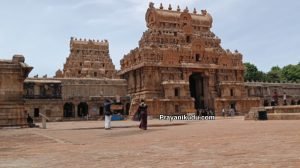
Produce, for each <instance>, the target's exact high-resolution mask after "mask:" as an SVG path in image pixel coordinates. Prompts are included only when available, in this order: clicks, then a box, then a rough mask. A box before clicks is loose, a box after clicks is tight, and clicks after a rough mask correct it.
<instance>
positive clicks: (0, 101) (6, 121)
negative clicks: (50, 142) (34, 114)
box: [0, 55, 33, 127]
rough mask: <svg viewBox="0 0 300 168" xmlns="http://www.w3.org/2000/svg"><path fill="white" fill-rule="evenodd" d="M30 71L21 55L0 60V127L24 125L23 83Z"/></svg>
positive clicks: (30, 68)
mask: <svg viewBox="0 0 300 168" xmlns="http://www.w3.org/2000/svg"><path fill="white" fill-rule="evenodd" d="M32 69H33V68H32V67H30V66H28V65H27V64H26V63H25V58H24V57H23V56H22V55H14V56H13V58H12V60H0V127H2V126H22V125H25V124H26V117H27V116H26V114H25V113H24V100H23V82H24V80H25V78H26V77H27V75H28V74H29V73H30V71H31V70H32Z"/></svg>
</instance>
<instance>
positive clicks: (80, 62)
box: [56, 37, 116, 78]
mask: <svg viewBox="0 0 300 168" xmlns="http://www.w3.org/2000/svg"><path fill="white" fill-rule="evenodd" d="M115 73H116V70H115V66H114V65H113V63H112V60H111V58H110V56H109V43H108V41H107V40H104V41H99V40H97V41H96V40H90V39H88V40H86V39H83V40H82V39H77V38H74V37H71V40H70V55H69V57H68V58H67V60H66V63H65V64H64V69H63V71H61V70H58V71H57V72H56V77H60V78H61V77H65V78H115Z"/></svg>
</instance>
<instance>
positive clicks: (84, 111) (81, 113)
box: [78, 102, 89, 117]
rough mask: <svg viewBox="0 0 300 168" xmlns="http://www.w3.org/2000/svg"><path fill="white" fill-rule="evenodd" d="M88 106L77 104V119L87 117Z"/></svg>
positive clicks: (84, 103)
mask: <svg viewBox="0 0 300 168" xmlns="http://www.w3.org/2000/svg"><path fill="white" fill-rule="evenodd" d="M88 112H89V106H88V104H87V103H86V102H81V103H80V104H78V117H85V116H87V115H88Z"/></svg>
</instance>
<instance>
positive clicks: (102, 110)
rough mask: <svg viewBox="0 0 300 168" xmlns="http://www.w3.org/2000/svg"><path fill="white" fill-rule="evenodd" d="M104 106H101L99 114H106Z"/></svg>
mask: <svg viewBox="0 0 300 168" xmlns="http://www.w3.org/2000/svg"><path fill="white" fill-rule="evenodd" d="M103 108H104V107H103V106H100V108H99V115H100V116H103V115H104V109H103Z"/></svg>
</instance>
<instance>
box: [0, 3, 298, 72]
mask: <svg viewBox="0 0 300 168" xmlns="http://www.w3.org/2000/svg"><path fill="white" fill-rule="evenodd" d="M149 2H150V1H149V0H68V1H62V0H1V1H0V59H10V58H11V57H12V55H14V54H23V55H24V56H25V57H26V62H27V63H28V64H30V65H32V66H34V71H33V72H32V73H31V76H33V75H36V74H39V75H44V74H48V76H53V75H54V73H55V71H56V70H57V69H59V68H60V69H62V68H63V64H64V63H65V60H66V57H67V56H68V54H69V40H70V37H71V36H74V37H77V38H91V39H99V40H101V39H108V40H109V42H110V55H111V57H112V59H113V63H114V64H115V65H116V68H117V69H119V68H120V59H121V58H122V57H123V55H124V54H126V53H128V52H129V51H130V50H131V49H133V48H135V47H137V46H138V41H139V39H140V38H141V36H142V33H143V32H144V31H145V30H146V26H145V12H146V10H147V8H148V4H149ZM152 2H154V3H155V6H156V7H158V6H159V3H160V2H163V4H164V6H165V7H167V6H168V4H169V3H171V4H173V8H176V6H177V5H180V6H181V8H184V7H186V6H188V7H189V9H190V11H191V10H192V9H193V8H196V9H197V10H198V11H200V10H201V9H207V10H208V12H209V13H211V14H212V16H213V18H214V23H213V30H212V31H213V32H214V33H215V34H216V35H217V36H219V37H220V38H221V39H222V46H223V47H224V48H225V49H227V48H228V49H230V50H235V49H238V50H239V51H240V52H241V53H242V54H243V55H244V61H245V62H251V63H254V64H256V65H257V66H258V68H259V69H261V70H263V71H268V70H269V69H270V67H272V66H274V65H279V66H281V67H282V66H284V65H287V64H296V63H298V62H299V61H300V20H299V17H300V10H299V9H300V1H298V0H285V1H282V0H249V1H245V0H152Z"/></svg>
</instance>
